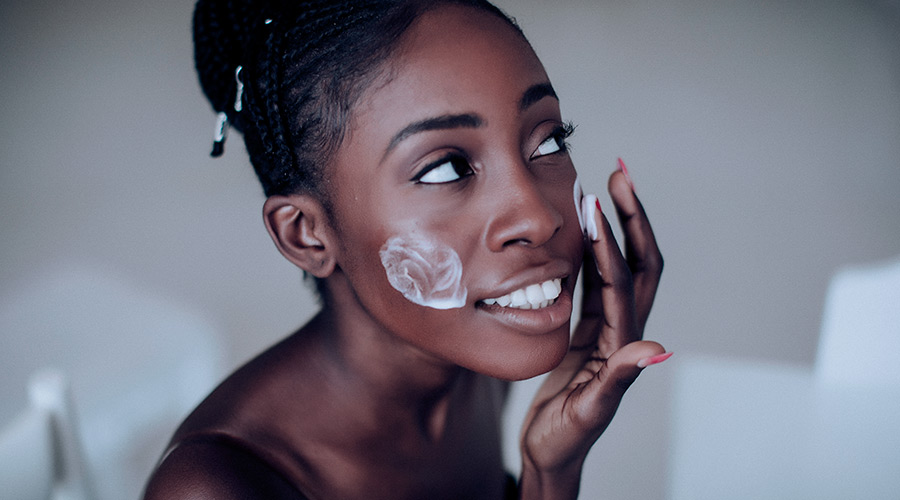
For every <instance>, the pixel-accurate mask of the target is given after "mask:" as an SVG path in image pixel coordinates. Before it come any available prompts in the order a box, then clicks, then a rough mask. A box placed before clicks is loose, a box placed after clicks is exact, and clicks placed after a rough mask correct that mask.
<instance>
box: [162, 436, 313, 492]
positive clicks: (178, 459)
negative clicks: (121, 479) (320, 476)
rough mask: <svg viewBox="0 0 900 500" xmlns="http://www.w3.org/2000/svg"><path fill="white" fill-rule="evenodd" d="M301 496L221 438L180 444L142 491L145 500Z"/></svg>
mask: <svg viewBox="0 0 900 500" xmlns="http://www.w3.org/2000/svg"><path fill="white" fill-rule="evenodd" d="M304 498H306V497H304V496H303V495H302V494H301V493H300V492H299V491H297V489H296V488H295V487H294V486H292V485H291V484H290V483H289V482H288V481H287V480H286V479H285V478H284V477H283V476H282V475H281V474H280V473H279V472H278V471H276V470H275V469H273V468H272V467H271V466H269V465H268V464H267V463H265V462H264V461H263V460H262V459H260V458H259V457H257V456H255V455H254V454H252V453H251V452H249V451H248V450H246V449H244V448H243V447H241V446H240V445H238V444H236V443H232V442H230V441H228V440H224V439H200V440H189V441H186V442H183V443H181V444H179V445H178V446H177V447H175V449H173V450H172V451H171V452H170V453H169V454H168V455H167V456H166V457H165V459H164V460H163V461H162V463H160V465H159V467H158V468H157V470H156V471H155V472H154V473H153V475H152V476H151V478H150V481H149V482H148V483H147V487H146V489H145V492H144V500H162V499H166V500H189V499H190V500H201V499H222V500H237V499H241V500H251V499H272V500H279V499H283V500H299V499H304Z"/></svg>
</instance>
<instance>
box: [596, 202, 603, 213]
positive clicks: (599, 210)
mask: <svg viewBox="0 0 900 500" xmlns="http://www.w3.org/2000/svg"><path fill="white" fill-rule="evenodd" d="M597 211H598V212H600V213H601V214H602V213H603V209H602V208H600V200H599V199H598V200H597Z"/></svg>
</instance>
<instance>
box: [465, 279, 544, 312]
mask: <svg viewBox="0 0 900 500" xmlns="http://www.w3.org/2000/svg"><path fill="white" fill-rule="evenodd" d="M560 292H562V279H560V278H557V279H552V280H547V281H544V282H543V283H538V284H534V285H528V286H526V287H525V288H520V289H518V290H515V291H513V292H510V293H508V294H506V295H503V296H501V297H497V298H494V299H484V300H482V302H484V303H485V304H487V305H494V304H496V305H498V306H500V307H511V308H514V309H543V308H545V307H547V306H549V305H551V304H553V302H554V301H556V299H557V297H559V294H560Z"/></svg>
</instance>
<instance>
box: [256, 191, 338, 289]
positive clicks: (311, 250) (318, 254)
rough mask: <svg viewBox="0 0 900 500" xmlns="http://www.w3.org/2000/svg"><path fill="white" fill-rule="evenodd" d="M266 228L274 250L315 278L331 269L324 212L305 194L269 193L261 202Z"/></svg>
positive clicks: (332, 258)
mask: <svg viewBox="0 0 900 500" xmlns="http://www.w3.org/2000/svg"><path fill="white" fill-rule="evenodd" d="M263 218H264V219H265V222H266V229H268V231H269V235H270V236H271V237H272V241H274V242H275V246H276V247H278V251H279V252H281V254H282V255H284V256H285V257H286V258H287V260H289V261H291V262H293V263H294V265H296V266H297V267H299V268H300V269H303V270H304V271H306V272H308V273H309V274H312V275H313V276H315V277H317V278H325V277H327V276H328V275H330V274H331V273H332V272H334V268H335V249H336V247H335V246H334V245H333V244H332V243H333V238H332V234H333V233H332V231H331V226H330V223H329V218H328V214H327V213H326V211H325V208H324V207H323V206H322V204H321V203H320V202H319V201H318V200H317V199H316V198H314V197H312V196H309V195H306V194H291V195H277V196H270V197H269V198H268V199H267V200H266V203H265V205H263Z"/></svg>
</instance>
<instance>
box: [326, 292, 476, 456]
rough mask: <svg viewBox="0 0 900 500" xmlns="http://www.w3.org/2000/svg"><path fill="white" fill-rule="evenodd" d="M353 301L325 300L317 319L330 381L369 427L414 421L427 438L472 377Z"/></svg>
mask: <svg viewBox="0 0 900 500" xmlns="http://www.w3.org/2000/svg"><path fill="white" fill-rule="evenodd" d="M368 318H369V316H368V314H367V313H366V312H365V311H364V310H362V307H361V306H359V304H358V303H357V302H356V301H354V300H330V298H328V299H326V300H325V306H324V307H323V310H322V311H321V312H320V313H319V316H318V318H317V321H316V322H318V323H320V324H321V325H324V326H325V328H323V329H322V330H325V331H327V332H326V333H325V334H324V335H322V336H321V339H322V342H321V345H322V348H323V349H324V350H325V354H326V355H325V356H324V358H325V359H327V360H328V365H329V367H328V368H327V369H328V370H329V373H328V375H329V379H330V380H331V381H337V383H338V384H339V386H338V387H339V388H338V390H339V391H341V393H342V394H344V395H346V396H347V401H348V402H350V403H351V404H353V406H354V409H355V411H359V410H360V409H362V408H365V409H364V410H363V411H362V412H361V413H358V414H359V415H360V416H361V417H362V418H363V419H366V420H371V421H372V424H373V425H376V426H377V427H379V428H384V427H385V426H384V424H385V422H394V423H398V424H402V423H403V422H406V423H408V424H413V425H415V426H416V427H417V428H418V429H419V431H420V432H422V433H423V434H424V435H425V436H427V437H428V438H429V439H430V440H439V439H440V437H441V436H442V435H443V433H444V430H445V429H446V424H447V422H448V415H450V413H451V412H453V411H454V408H455V406H456V405H454V402H458V403H464V402H465V399H464V398H466V394H467V393H468V392H469V391H468V388H469V386H470V384H471V383H472V382H473V380H474V379H475V378H476V375H475V374H474V373H473V372H471V371H469V370H466V369H464V368H462V367H460V366H458V365H455V364H452V363H449V362H447V361H445V360H442V359H440V358H438V357H436V356H434V355H432V354H430V353H428V352H425V351H423V350H421V349H419V348H418V347H416V346H413V345H411V344H409V343H407V342H406V341H404V340H402V339H400V338H398V337H396V336H394V335H393V334H391V333H390V332H387V331H385V330H384V329H383V328H381V327H380V326H379V325H377V324H375V323H374V322H373V321H371V320H367V319H368Z"/></svg>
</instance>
